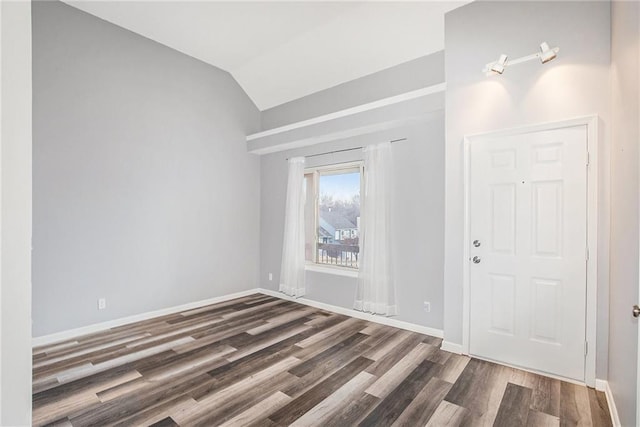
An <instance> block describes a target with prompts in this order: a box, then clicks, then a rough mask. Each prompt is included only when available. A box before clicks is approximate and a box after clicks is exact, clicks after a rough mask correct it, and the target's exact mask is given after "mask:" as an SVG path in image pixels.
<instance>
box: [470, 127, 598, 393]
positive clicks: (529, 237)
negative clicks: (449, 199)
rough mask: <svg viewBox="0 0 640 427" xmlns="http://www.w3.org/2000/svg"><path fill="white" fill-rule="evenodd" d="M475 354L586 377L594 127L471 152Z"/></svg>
mask: <svg viewBox="0 0 640 427" xmlns="http://www.w3.org/2000/svg"><path fill="white" fill-rule="evenodd" d="M469 201H470V205H469V206H470V212H469V213H470V234H469V235H470V241H469V242H468V243H469V248H470V249H469V254H470V258H471V259H470V260H469V263H470V264H469V271H470V274H469V278H470V292H469V301H470V313H469V318H470V327H469V331H470V336H469V350H470V353H471V354H472V355H476V356H479V357H483V358H487V359H491V360H496V361H499V362H503V363H507V364H510V365H515V366H520V367H524V368H529V369H534V370H537V371H542V372H546V373H550V374H554V375H559V376H563V377H567V378H573V379H576V380H580V381H583V380H584V379H585V327H586V324H585V317H586V282H587V278H586V257H587V128H586V126H574V127H568V128H562V129H556V130H549V131H541V132H532V133H526V134H521V135H516V136H505V137H495V138H485V139H481V140H477V141H474V142H472V143H471V144H470V187H469Z"/></svg>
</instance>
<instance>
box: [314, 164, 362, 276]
mask: <svg viewBox="0 0 640 427" xmlns="http://www.w3.org/2000/svg"><path fill="white" fill-rule="evenodd" d="M361 177H362V164H361V163H349V164H339V165H332V166H325V167H319V168H313V169H307V170H306V171H305V189H306V192H307V198H306V204H305V257H306V260H307V262H313V263H316V264H322V265H331V266H337V267H346V268H353V269H357V268H358V266H359V264H358V262H359V254H360V245H359V243H360V187H361V182H362V180H361Z"/></svg>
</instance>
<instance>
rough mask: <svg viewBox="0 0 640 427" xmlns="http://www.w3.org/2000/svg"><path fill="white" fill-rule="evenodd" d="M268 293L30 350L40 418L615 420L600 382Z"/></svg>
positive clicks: (105, 421) (341, 422) (242, 422)
mask: <svg viewBox="0 0 640 427" xmlns="http://www.w3.org/2000/svg"><path fill="white" fill-rule="evenodd" d="M440 344H441V340H440V339H437V338H433V337H430V336H426V335H421V334H418V333H413V332H408V331H405V330H401V329H396V328H392V327H388V326H383V325H379V324H375V323H370V322H366V321H363V320H359V319H354V318H350V317H347V316H342V315H338V314H334V313H330V312H326V311H322V310H318V309H315V308H312V307H307V306H304V305H300V304H297V303H294V302H289V301H285V300H280V299H277V298H273V297H270V296H264V295H260V294H256V295H251V296H248V297H245V298H239V299H235V300H232V301H227V302H224V303H220V304H215V305H211V306H207V307H203V308H198V309H195V310H190V311H186V312H182V313H177V314H172V315H168V316H163V317H158V318H155V319H151V320H147V321H144V322H139V323H134V324H130V325H126V326H122V327H117V328H113V329H111V330H109V331H105V332H100V333H96V334H92V335H87V336H84V337H82V338H78V339H76V340H72V341H67V342H62V343H57V344H54V345H48V346H43V347H39V348H35V349H34V350H33V424H34V425H73V426H89V425H92V426H96V425H99V426H103V425H121V426H133V425H135V426H138V425H154V426H174V425H181V426H196V425H202V426H214V425H225V426H286V425H296V426H312V425H318V426H351V425H361V426H391V425H393V426H425V425H427V426H445V425H448V426H458V425H497V426H552V425H585V426H586V425H594V426H609V425H611V421H610V415H609V409H608V407H607V403H606V399H605V396H604V394H603V393H601V392H596V391H595V390H593V389H589V388H586V387H583V386H578V385H574V384H570V383H567V382H562V381H558V380H554V379H550V378H547V377H542V376H539V375H535V374H531V373H528V372H524V371H520V370H517V369H512V368H508V367H505V366H501V365H497V364H493V363H489V362H485V361H481V360H477V359H469V358H468V357H465V356H459V355H455V354H452V353H448V352H445V351H442V350H440Z"/></svg>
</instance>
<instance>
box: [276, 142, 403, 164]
mask: <svg viewBox="0 0 640 427" xmlns="http://www.w3.org/2000/svg"><path fill="white" fill-rule="evenodd" d="M406 140H407V138H398V139H392V140H391V141H389V143H390V144H393V143H394V142H400V141H406ZM363 148H364V147H353V148H344V149H342V150H333V151H327V152H325V153H317V154H309V155H308V156H295V157H304V158H305V159H308V158H310V157H318V156H325V155H327V154H334V153H344V152H346V151H353V150H361V149H363ZM285 160H286V161H289V157H287V158H286V159H285Z"/></svg>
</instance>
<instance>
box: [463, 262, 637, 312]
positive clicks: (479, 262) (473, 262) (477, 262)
mask: <svg viewBox="0 0 640 427" xmlns="http://www.w3.org/2000/svg"><path fill="white" fill-rule="evenodd" d="M472 261H473V263H474V264H479V263H480V261H481V260H480V257H477V256H474V257H473V258H472ZM638 310H640V307H639V308H638ZM638 316H640V311H639V312H638ZM636 317H637V316H636Z"/></svg>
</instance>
